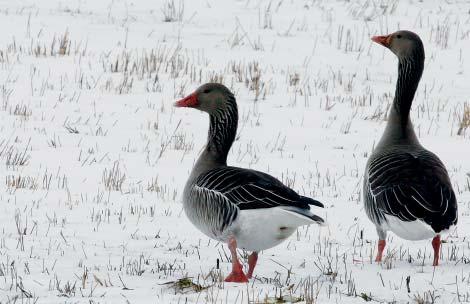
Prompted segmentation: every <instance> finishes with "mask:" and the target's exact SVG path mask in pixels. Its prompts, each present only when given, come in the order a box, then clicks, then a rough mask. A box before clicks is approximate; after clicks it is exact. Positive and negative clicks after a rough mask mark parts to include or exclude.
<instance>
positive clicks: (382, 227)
mask: <svg viewBox="0 0 470 304" xmlns="http://www.w3.org/2000/svg"><path fill="white" fill-rule="evenodd" d="M398 36H400V37H398ZM397 37H398V38H402V37H403V39H401V40H399V39H397ZM375 39H376V40H374V41H376V42H378V43H381V44H384V45H385V46H386V47H388V48H390V49H391V50H392V51H393V52H394V53H395V54H396V55H397V57H398V60H399V63H398V80H397V84H396V90H395V98H394V101H393V105H392V108H391V109H390V113H389V117H388V123H387V127H386V129H385V132H384V134H383V136H382V138H381V140H380V142H379V143H378V145H377V147H376V148H375V150H374V151H373V153H372V155H371V156H370V158H369V160H368V162H367V166H366V171H365V175H364V187H363V195H364V204H365V211H366V214H367V216H368V217H369V219H370V220H371V221H372V222H373V223H374V224H375V225H376V228H377V232H378V234H379V237H380V239H381V240H384V239H385V236H386V232H387V230H386V228H387V227H388V224H389V223H388V221H389V219H390V217H392V218H396V219H398V220H399V221H401V222H415V221H420V222H423V223H425V224H426V225H429V226H430V227H431V228H432V230H433V231H434V232H435V233H439V232H441V231H443V230H446V229H448V228H449V227H450V226H452V225H454V224H456V223H457V201H456V198H455V194H454V192H453V190H452V185H451V182H450V179H449V176H448V174H447V170H446V169H445V166H444V164H443V163H442V162H441V160H440V159H439V158H438V157H437V156H436V155H435V154H433V153H432V152H430V151H428V150H426V149H425V148H424V147H423V146H421V144H420V143H419V141H418V138H417V136H416V134H415V132H414V130H413V125H412V123H411V121H410V118H409V112H410V108H411V104H412V101H413V98H414V95H415V92H416V89H417V87H418V83H419V80H420V78H421V75H422V72H423V68H424V48H423V45H422V42H421V40H420V39H419V37H418V36H417V35H416V34H414V33H411V32H407V31H400V32H397V33H394V34H392V35H389V36H381V37H377V38H375ZM393 39H395V40H393ZM404 39H407V40H404ZM405 41H406V42H405ZM387 43H390V44H387ZM391 43H396V45H391ZM410 233H413V231H410Z"/></svg>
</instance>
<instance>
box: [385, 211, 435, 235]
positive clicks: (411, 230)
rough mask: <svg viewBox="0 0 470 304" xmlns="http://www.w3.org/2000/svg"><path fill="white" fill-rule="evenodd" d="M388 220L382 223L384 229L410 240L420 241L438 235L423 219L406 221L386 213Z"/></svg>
mask: <svg viewBox="0 0 470 304" xmlns="http://www.w3.org/2000/svg"><path fill="white" fill-rule="evenodd" d="M385 218H386V220H387V222H388V223H387V222H384V223H383V224H382V229H383V230H385V231H392V232H393V233H395V234H396V235H398V236H399V237H401V238H403V239H405V240H410V241H418V240H424V239H430V238H432V237H434V236H435V235H436V232H434V230H433V229H432V228H431V226H429V225H428V224H426V223H425V222H423V221H420V220H416V221H412V222H405V221H402V220H400V219H399V218H397V217H394V216H390V215H385Z"/></svg>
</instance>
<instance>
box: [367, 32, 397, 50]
mask: <svg viewBox="0 0 470 304" xmlns="http://www.w3.org/2000/svg"><path fill="white" fill-rule="evenodd" d="M391 38H392V35H386V36H373V37H372V38H371V40H372V41H374V42H376V43H378V44H381V45H383V46H384V47H387V48H388V47H390V42H391V40H392V39H391Z"/></svg>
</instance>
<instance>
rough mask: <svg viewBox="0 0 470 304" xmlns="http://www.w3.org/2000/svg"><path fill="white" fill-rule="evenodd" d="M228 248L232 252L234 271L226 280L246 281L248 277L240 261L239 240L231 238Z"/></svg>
mask: <svg viewBox="0 0 470 304" xmlns="http://www.w3.org/2000/svg"><path fill="white" fill-rule="evenodd" d="M228 248H229V249H230V253H231V254H232V272H231V273H230V274H229V275H228V277H226V278H225V282H234V283H246V282H248V279H247V278H246V275H245V274H244V273H243V268H242V265H241V264H240V262H239V261H238V256H237V240H235V238H230V240H229V241H228Z"/></svg>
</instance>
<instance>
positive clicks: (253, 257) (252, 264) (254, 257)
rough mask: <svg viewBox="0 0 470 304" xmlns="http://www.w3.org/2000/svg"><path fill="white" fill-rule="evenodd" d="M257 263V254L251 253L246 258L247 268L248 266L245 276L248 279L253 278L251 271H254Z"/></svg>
mask: <svg viewBox="0 0 470 304" xmlns="http://www.w3.org/2000/svg"><path fill="white" fill-rule="evenodd" d="M257 261H258V252H256V251H253V252H252V253H251V254H250V256H249V257H248V266H249V268H248V274H247V277H248V279H251V277H253V271H254V270H255V266H256V262H257Z"/></svg>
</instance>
